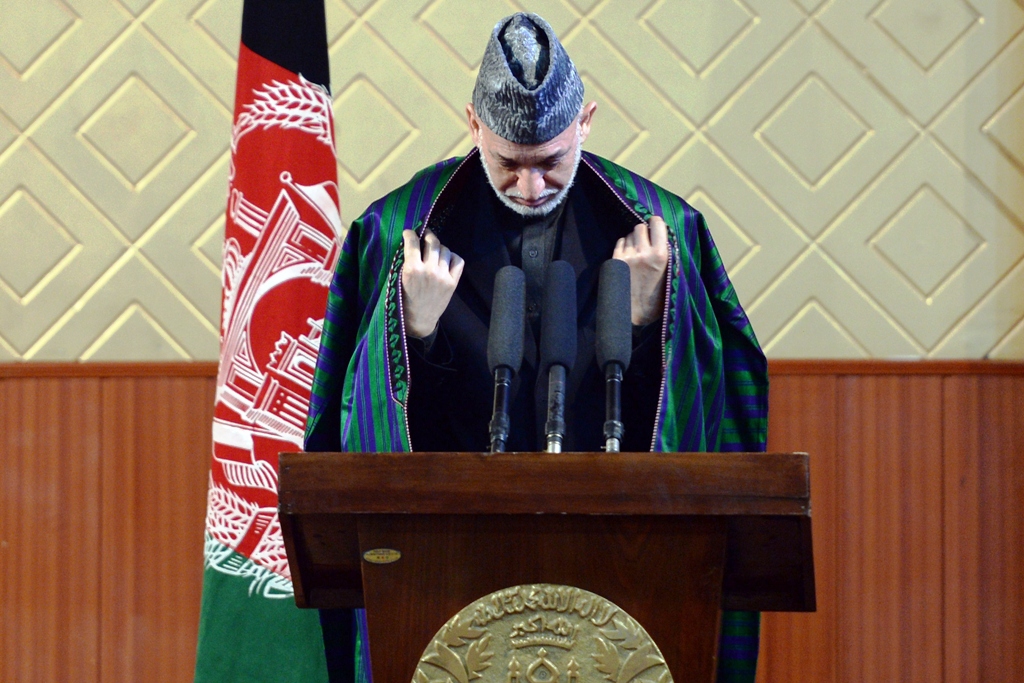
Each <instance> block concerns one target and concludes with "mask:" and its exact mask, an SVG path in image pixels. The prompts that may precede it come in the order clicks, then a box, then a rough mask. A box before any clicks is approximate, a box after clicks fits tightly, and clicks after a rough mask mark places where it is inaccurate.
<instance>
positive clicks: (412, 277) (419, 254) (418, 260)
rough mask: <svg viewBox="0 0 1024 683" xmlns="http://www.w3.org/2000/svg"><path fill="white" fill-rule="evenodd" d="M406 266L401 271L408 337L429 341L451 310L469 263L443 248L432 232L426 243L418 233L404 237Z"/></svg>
mask: <svg viewBox="0 0 1024 683" xmlns="http://www.w3.org/2000/svg"><path fill="white" fill-rule="evenodd" d="M402 240H403V241H404V243H405V244H404V249H405V266H404V267H403V268H402V308H403V312H404V317H405V333H406V334H407V335H409V336H410V337H418V338H421V339H422V338H423V337H428V336H430V334H431V333H433V331H434V330H435V329H436V328H437V321H438V320H440V319H441V314H442V313H444V311H445V309H446V308H448V302H449V301H451V300H452V295H453V294H455V287H456V286H457V285H458V284H459V278H460V277H462V270H463V268H465V266H466V262H465V261H463V260H462V257H460V256H459V255H458V254H453V253H452V252H451V251H449V250H448V247H446V246H444V245H442V244H441V240H439V239H437V235H435V234H434V233H433V232H431V231H430V230H429V229H428V230H427V231H426V233H425V234H424V235H423V240H422V244H421V240H420V238H419V236H417V235H416V231H415V230H406V231H404V232H403V233H402Z"/></svg>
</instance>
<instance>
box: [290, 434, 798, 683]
mask: <svg viewBox="0 0 1024 683" xmlns="http://www.w3.org/2000/svg"><path fill="white" fill-rule="evenodd" d="M280 473H281V479H280V511H281V526H282V531H283V533H284V541H285V545H286V547H287V551H288V562H289V565H290V567H291V572H292V581H293V582H294V586H295V601H296V603H297V604H298V605H299V606H300V607H316V608H332V607H365V608H366V611H367V621H368V626H369V642H370V647H371V662H372V667H373V680H374V683H409V682H410V681H411V680H412V677H413V673H414V671H415V669H416V666H417V664H418V662H419V658H420V656H421V655H422V654H423V652H424V649H425V648H426V647H427V645H428V644H429V643H431V641H432V639H433V637H434V635H435V634H436V633H437V632H438V630H439V629H440V628H441V627H442V626H443V625H444V624H445V622H446V621H448V620H449V619H450V618H451V617H452V616H453V615H455V614H457V613H458V612H459V611H460V610H462V609H463V608H464V607H466V606H467V605H469V604H470V603H472V602H474V601H475V600H478V599H480V598H482V597H484V596H486V595H488V594H490V593H492V592H494V591H497V590H500V589H503V588H507V587H510V586H516V585H522V584H540V583H544V584H563V585H569V586H575V587H578V588H582V589H585V590H587V591H590V592H592V593H596V594H597V595H599V596H602V597H604V598H606V599H607V600H610V601H611V602H613V603H615V604H616V605H618V606H619V607H621V608H622V609H623V610H625V611H626V612H627V613H628V614H629V615H630V616H632V617H633V618H634V619H635V620H636V621H637V622H639V623H640V624H641V625H642V626H643V627H644V629H646V631H647V633H648V634H649V635H650V637H651V638H652V639H653V640H654V642H655V643H656V644H657V646H658V648H660V650H661V653H662V655H663V656H664V658H665V662H666V664H667V665H668V667H669V669H670V671H671V672H672V675H673V677H674V678H675V680H676V681H682V680H688V681H689V680H693V681H709V682H710V681H712V680H714V675H715V661H716V656H717V647H718V630H719V616H720V610H721V609H732V610H756V611H813V610H814V609H815V594H814V564H813V556H812V552H811V511H810V480H809V467H808V456H807V455H806V454H804V453H615V454H608V453H559V454H549V453H505V454H497V455H489V454H466V453H284V454H282V455H281V460H280ZM372 550H397V551H399V552H400V553H401V558H400V559H398V560H397V561H394V562H390V563H387V564H374V563H371V562H367V561H365V560H364V559H363V554H364V553H366V552H367V551H372ZM378 554H379V553H378ZM384 555H385V556H386V555H387V553H384ZM391 555H392V556H393V555H394V553H391Z"/></svg>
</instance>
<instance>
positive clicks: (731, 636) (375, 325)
mask: <svg viewBox="0 0 1024 683" xmlns="http://www.w3.org/2000/svg"><path fill="white" fill-rule="evenodd" d="M477 155H478V153H477V151H476V150H474V151H473V152H471V153H470V155H469V156H467V157H465V158H461V159H449V160H448V161H444V162H441V163H440V164H438V165H436V166H433V167H431V168H428V169H425V170H423V171H421V172H419V173H418V174H416V176H414V177H413V179H412V180H411V181H409V182H408V183H407V184H405V185H403V186H402V187H400V188H398V189H396V190H394V191H393V192H391V193H390V194H388V195H386V196H385V197H383V198H382V199H379V200H378V201H376V202H374V203H373V204H372V205H371V206H370V207H369V208H368V209H367V210H366V212H365V213H364V214H363V215H362V216H361V217H360V218H359V219H358V220H356V221H355V222H354V223H353V224H352V226H351V228H350V230H349V233H348V236H347V238H346V240H345V244H344V248H343V250H342V253H341V257H340V259H339V261H338V266H337V270H336V272H335V276H334V280H333V282H332V283H331V288H330V294H329V297H328V303H327V314H326V317H325V320H324V329H323V337H322V340H321V346H320V357H319V359H318V361H317V368H316V375H315V378H314V380H313V393H312V400H311V403H310V416H309V422H308V425H307V429H306V444H305V445H306V450H307V451H358V452H371V451H376V452H393V451H407V450H411V449H412V445H411V444H410V441H409V430H408V422H407V420H406V407H407V406H408V396H409V392H410V391H416V390H418V387H417V386H416V378H415V377H410V376H409V371H408V363H407V362H406V344H405V330H404V326H403V324H402V297H401V267H402V258H403V254H402V231H403V230H416V231H417V232H420V233H422V231H423V229H424V226H425V225H426V224H427V221H428V219H429V216H430V211H431V208H432V207H433V205H434V203H435V202H436V201H437V199H438V197H439V195H440V194H441V193H442V191H443V190H444V188H445V186H446V185H447V183H448V181H449V180H450V179H451V178H452V176H453V174H455V173H456V171H457V170H458V168H459V167H460V166H461V165H462V164H464V163H478V160H477V159H476V157H477ZM579 172H580V173H587V172H593V173H595V174H596V175H597V176H598V177H599V178H600V179H602V180H603V181H604V182H605V184H606V185H607V186H608V188H609V191H610V192H613V193H614V194H615V195H616V196H617V197H618V198H619V200H620V201H622V202H623V203H624V204H625V206H626V207H627V208H628V209H629V210H631V211H632V212H634V213H635V214H637V216H638V217H639V218H642V219H645V220H646V219H647V218H649V217H650V216H661V217H662V218H664V219H665V222H666V224H667V225H668V228H669V241H670V244H671V247H672V249H671V253H672V255H671V258H670V263H669V275H670V277H669V279H668V282H667V286H668V288H669V296H667V297H666V315H665V316H664V317H663V320H662V324H663V333H662V338H663V342H664V346H663V362H664V363H663V364H664V375H663V382H662V389H661V396H660V400H659V406H658V413H657V423H656V425H655V429H654V438H653V443H652V450H655V451H680V452H685V451H763V450H764V448H765V440H766V438H767V428H768V371H767V363H766V361H765V358H764V354H763V353H762V352H761V349H760V347H759V346H758V343H757V339H756V338H755V336H754V332H753V330H752V329H751V326H750V321H749V320H748V319H747V315H746V313H744V311H743V309H742V307H741V306H740V304H739V299H738V298H737V296H736V291H735V289H733V286H732V283H731V282H730V281H729V278H728V275H727V274H726V272H725V267H724V266H723V265H722V259H721V257H720V256H719V254H718V250H717V249H716V248H715V245H714V241H713V240H712V239H711V234H710V232H709V231H708V228H707V224H706V223H705V222H704V217H703V216H701V214H700V213H699V212H698V211H697V210H695V209H694V208H693V207H691V206H690V205H689V204H687V203H686V202H685V201H683V200H682V199H681V198H679V197H677V196H676V195H674V194H672V193H670V192H667V191H666V190H664V189H663V188H661V187H659V186H657V185H655V184H654V183H652V182H650V181H648V180H646V179H644V178H642V177H640V176H638V175H636V174H635V173H632V172H630V171H628V170H626V169H624V168H622V167H621V166H618V165H616V164H614V163H612V162H610V161H608V160H606V159H602V158H600V157H598V156H596V155H593V154H590V153H587V152H585V153H584V154H583V161H582V163H581V166H580V170H579ZM629 227H630V228H632V226H629ZM758 624H759V621H758V619H757V618H756V615H746V614H742V613H726V614H725V615H724V617H723V629H722V641H721V643H722V644H721V657H720V661H719V676H718V678H719V680H720V681H740V680H751V681H752V680H753V673H754V667H755V665H756V658H757V641H758V638H757V633H758ZM364 642H365V641H364Z"/></svg>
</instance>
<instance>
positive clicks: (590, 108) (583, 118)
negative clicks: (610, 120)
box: [579, 102, 597, 145]
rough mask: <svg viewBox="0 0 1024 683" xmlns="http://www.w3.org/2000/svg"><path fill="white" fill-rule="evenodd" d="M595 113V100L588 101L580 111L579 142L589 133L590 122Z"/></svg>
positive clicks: (581, 142)
mask: <svg viewBox="0 0 1024 683" xmlns="http://www.w3.org/2000/svg"><path fill="white" fill-rule="evenodd" d="M595 113H597V102H590V103H588V104H587V105H586V106H584V107H583V109H582V110H581V111H580V119H579V121H580V144H581V145H582V144H583V141H584V140H586V139H587V136H589V135H590V124H591V123H592V122H593V121H594V114H595Z"/></svg>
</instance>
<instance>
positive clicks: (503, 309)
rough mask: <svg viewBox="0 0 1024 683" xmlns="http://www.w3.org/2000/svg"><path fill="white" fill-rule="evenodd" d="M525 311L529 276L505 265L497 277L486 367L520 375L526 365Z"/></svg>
mask: <svg viewBox="0 0 1024 683" xmlns="http://www.w3.org/2000/svg"><path fill="white" fill-rule="evenodd" d="M525 308H526V277H525V276H524V275H523V271H521V270H519V269H518V268H516V267H515V266H505V267H504V268H502V269H501V270H499V271H498V274H497V275H495V276H494V294H493V296H492V298H491V327H490V329H489V330H488V332H487V367H488V369H490V371H491V374H492V375H493V374H494V371H495V370H496V369H497V368H499V367H502V366H504V367H507V368H511V370H512V371H513V372H519V366H520V365H522V362H523V329H524V324H525V323H524V316H525Z"/></svg>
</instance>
